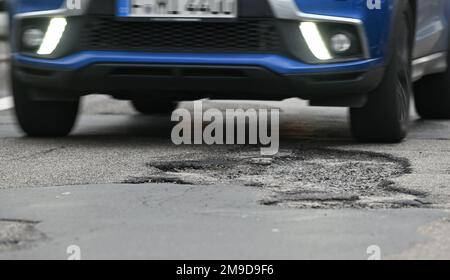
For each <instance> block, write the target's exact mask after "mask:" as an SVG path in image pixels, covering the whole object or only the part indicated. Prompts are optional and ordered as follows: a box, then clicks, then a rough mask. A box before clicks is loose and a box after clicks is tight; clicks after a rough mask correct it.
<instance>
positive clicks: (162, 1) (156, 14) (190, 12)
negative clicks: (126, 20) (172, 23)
mask: <svg viewBox="0 0 450 280" xmlns="http://www.w3.org/2000/svg"><path fill="white" fill-rule="evenodd" d="M237 3H238V0H118V15H119V16H122V17H148V18H172V19H177V18H191V19H195V18H198V19H201V18H211V19H213V18H219V19H220V18H236V17H237V10H238V6H237Z"/></svg>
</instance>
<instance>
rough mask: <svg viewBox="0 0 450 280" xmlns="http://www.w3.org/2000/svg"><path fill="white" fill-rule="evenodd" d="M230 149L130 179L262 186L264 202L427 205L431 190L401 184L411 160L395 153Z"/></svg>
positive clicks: (163, 164)
mask: <svg viewBox="0 0 450 280" xmlns="http://www.w3.org/2000/svg"><path fill="white" fill-rule="evenodd" d="M254 155H255V154H254V153H251V152H248V153H229V154H227V155H224V154H220V155H216V156H211V154H210V155H209V156H210V157H208V158H197V159H195V160H192V159H189V158H180V159H177V160H174V161H164V160H162V161H155V162H149V163H148V167H149V175H148V176H146V177H140V178H130V179H129V180H127V181H126V182H125V183H175V184H190V185H242V186H249V187H257V188H258V189H259V190H260V191H261V195H262V198H261V201H260V202H261V203H262V204H264V205H282V206H289V207H298V208H400V207H423V206H426V205H427V202H426V199H425V197H426V193H422V192H420V191H413V190H410V189H405V188H401V187H399V186H396V184H395V183H394V182H392V179H393V178H396V177H399V176H401V175H402V174H405V173H409V172H410V165H409V162H408V161H407V160H405V159H400V158H395V157H392V156H390V155H385V154H378V153H369V152H355V151H341V150H336V149H325V148H308V149H305V150H290V151H284V152H282V153H280V154H278V155H277V156H275V157H271V158H264V157H255V156H254Z"/></svg>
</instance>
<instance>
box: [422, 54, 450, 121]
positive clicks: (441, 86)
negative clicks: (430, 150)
mask: <svg viewBox="0 0 450 280" xmlns="http://www.w3.org/2000/svg"><path fill="white" fill-rule="evenodd" d="M448 59H449V61H448V62H449V63H450V57H449V58H448ZM449 65H450V64H449ZM414 97H415V105H416V111H417V113H418V114H419V116H420V117H421V118H422V119H443V120H445V119H450V69H447V71H446V72H445V73H441V74H435V75H431V76H427V77H423V78H422V79H420V80H419V81H418V82H417V83H416V84H415V86H414Z"/></svg>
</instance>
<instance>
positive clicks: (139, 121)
mask: <svg viewBox="0 0 450 280" xmlns="http://www.w3.org/2000/svg"><path fill="white" fill-rule="evenodd" d="M5 69H6V64H5V63H0V98H1V97H2V96H3V97H4V96H7V95H8V94H9V91H8V89H7V85H6V84H7V83H6V82H5V81H4V79H3V78H4V77H5V74H6V73H5ZM207 104H208V106H210V107H215V108H222V109H223V108H235V107H243V108H246V107H255V106H256V107H259V108H260V107H266V108H273V107H277V108H280V109H281V110H282V113H281V137H282V142H281V150H280V153H279V154H278V155H276V156H274V157H272V158H270V159H269V160H264V161H261V157H260V155H259V149H258V147H253V146H202V145H196V146H174V145H173V144H172V143H171V140H170V131H171V128H172V126H173V124H172V123H170V122H169V116H154V117H144V116H140V115H138V114H136V113H135V112H134V111H133V110H132V109H131V107H130V106H129V105H128V103H127V102H121V101H115V100H112V99H110V98H108V97H103V96H92V97H89V98H86V99H85V100H84V104H83V115H82V117H81V118H80V120H79V122H78V125H77V128H76V130H75V131H74V133H73V134H72V135H71V136H70V137H67V138H64V139H31V138H25V137H23V136H22V133H21V132H20V131H19V130H18V129H17V127H16V125H15V120H14V118H13V116H12V112H11V110H3V111H0V259H7V258H13V259H23V258H24V259H31V258H51V259H66V258H68V257H69V255H68V254H67V248H68V247H69V246H70V245H76V246H79V248H80V249H81V256H82V258H83V259H93V258H107V259H123V258H125V259H128V258H155V259H156V258H188V259H198V258H213V259H218V258H225V259H228V258H238V259H249V258H252V259H255V258H256V259H272V258H276V259H286V258H289V259H302V258H327V259H329V258H331V259H335V258H337V259H341V258H357V259H367V258H368V257H369V256H370V254H368V253H367V248H368V247H369V246H371V245H376V246H378V247H379V248H380V250H381V256H382V257H383V258H449V257H450V237H449V236H450V219H449V218H450V217H449V212H448V210H449V209H450V145H449V144H450V122H447V121H421V120H419V119H418V118H417V116H416V115H415V114H414V112H412V116H413V121H412V124H411V126H412V127H411V134H410V136H409V137H408V139H407V140H406V141H404V142H403V143H401V144H396V145H376V144H372V145H365V144H358V143H355V142H354V141H353V140H352V139H351V136H350V133H349V128H348V123H347V116H346V110H345V109H341V108H311V107H307V106H306V105H305V103H304V102H301V101H298V100H288V101H285V102H280V103H273V102H272V103H270V102H244V103H242V102H241V103H236V102H213V101H210V102H208V103H207ZM180 106H182V107H185V108H190V107H191V106H192V104H191V103H189V102H185V103H182V104H181V105H180Z"/></svg>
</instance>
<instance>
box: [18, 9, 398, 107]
mask: <svg viewBox="0 0 450 280" xmlns="http://www.w3.org/2000/svg"><path fill="white" fill-rule="evenodd" d="M19 2H20V1H19ZM363 2H365V1H363ZM387 2H390V1H387ZM86 3H88V4H89V5H84V7H85V8H84V9H82V10H75V11H73V10H67V9H64V7H62V8H60V9H56V10H51V11H31V12H25V13H16V17H15V25H14V26H15V29H14V34H15V36H14V37H15V39H14V40H13V52H14V55H13V60H14V65H15V67H14V74H16V75H17V76H18V77H19V78H21V79H22V80H23V81H24V82H27V83H29V84H30V85H34V86H39V87H46V88H58V89H62V90H64V87H65V88H66V89H71V92H72V90H73V91H75V90H76V91H78V92H79V93H81V94H88V93H90V91H93V90H94V91H96V92H105V93H111V92H113V93H114V94H117V92H119V91H121V92H123V91H125V90H127V89H128V90H133V91H157V92H180V91H186V92H190V93H191V94H190V95H191V96H192V93H194V92H198V93H199V95H200V96H201V97H202V96H205V95H206V94H208V95H213V96H217V95H222V94H224V95H226V97H229V98H231V97H233V98H238V97H243V98H248V97H249V96H250V97H251V98H271V97H272V98H276V99H279V98H284V97H292V96H295V97H301V98H306V99H310V100H324V99H330V98H328V97H329V96H331V99H333V100H334V99H335V98H333V97H334V96H337V97H339V98H340V99H341V100H344V99H345V98H344V97H345V96H353V95H356V94H359V95H361V96H364V95H365V94H366V93H367V92H369V91H370V90H372V89H374V88H375V87H376V86H377V85H378V84H379V82H380V80H381V77H382V74H383V65H384V57H383V55H382V52H381V51H380V50H382V49H383V45H384V41H383V39H382V38H381V37H379V38H377V37H375V38H374V35H373V34H375V35H376V34H378V35H379V36H382V35H381V34H382V33H379V32H378V33H377V32H373V34H371V35H368V33H367V32H366V29H367V26H366V25H365V24H363V22H364V20H366V17H369V18H367V20H368V21H370V17H371V16H369V14H365V13H360V14H357V13H355V11H361V10H360V9H356V8H355V7H353V6H352V7H351V8H352V9H350V8H349V7H344V6H342V5H347V4H348V3H347V4H345V3H340V4H336V3H335V1H331V0H330V1H328V0H321V3H322V4H321V5H324V7H326V5H327V3H328V5H332V6H334V7H336V5H341V6H342V7H340V8H339V9H336V11H338V15H330V14H329V12H328V11H326V10H324V11H323V12H324V14H318V13H315V14H313V13H307V12H304V11H301V10H300V8H299V6H300V5H301V3H302V0H283V1H277V0H267V1H261V0H247V1H240V3H241V6H240V9H239V18H238V19H237V21H236V22H233V23H232V22H230V23H220V22H211V23H189V22H180V23H174V22H171V23H170V22H168V23H161V22H160V23H156V22H148V21H145V20H140V21H131V20H128V19H120V18H118V17H116V16H115V10H114V1H86ZM305 8H308V9H310V8H311V5H310V4H308V5H307V6H305ZM346 9H347V10H349V11H350V12H349V15H348V16H345V13H343V12H342V11H343V10H346ZM385 14H386V13H385V12H380V13H377V15H378V17H382V15H384V16H385ZM61 16H62V17H65V18H67V20H68V26H69V28H68V30H66V33H65V34H64V36H63V39H62V42H61V44H60V46H58V48H57V49H56V51H55V52H54V53H52V54H51V55H46V56H39V55H36V53H34V52H30V51H27V50H23V48H22V47H21V40H20V38H21V32H22V31H23V29H24V28H26V27H29V26H33V25H35V24H37V25H39V24H41V23H42V22H45V21H46V20H49V19H50V18H53V17H61ZM372 17H373V16H372ZM372 20H373V19H372ZM303 21H312V22H316V23H317V24H321V25H322V24H323V25H328V26H325V27H326V28H334V27H333V26H338V27H342V28H344V29H345V30H347V31H350V32H353V33H354V34H355V36H356V37H357V38H358V39H357V40H358V50H359V52H358V53H357V55H355V56H353V57H345V58H339V57H338V58H336V59H332V60H330V61H326V62H323V61H320V60H319V59H317V58H316V57H314V55H313V53H312V51H311V50H310V48H308V46H307V44H306V43H305V39H304V38H303V37H302V36H301V35H300V31H299V23H301V22H303ZM170 26H173V28H171V27H170ZM215 26H216V27H217V28H216V29H214V28H215ZM330 26H331V27H330ZM325 27H324V28H325ZM152 28H153V29H152ZM385 28H386V27H385V26H380V25H378V29H379V31H381V32H382V31H383V30H384V31H385ZM180 29H182V32H177V33H174V32H173V31H175V30H178V31H179V30H180ZM171 30H173V31H171ZM197 30H199V32H197V33H196V31H197ZM216 30H217V32H216ZM234 30H236V32H234ZM385 33H387V32H385ZM130 34H132V35H130ZM149 34H151V35H149ZM171 34H174V35H173V36H171ZM186 34H189V36H187V35H186ZM198 34H200V35H198ZM201 34H208V36H204V37H202V35H201ZM217 34H219V35H217ZM383 34H384V33H383ZM132 36H134V37H135V38H133V37H132ZM192 37H193V38H194V39H195V40H193V42H191V41H192V40H190V38H192ZM208 38H211V39H210V40H208ZM202 47H204V48H203V49H202ZM206 70H207V71H206ZM208 71H209V72H210V73H207V72H208ZM192 73H195V75H193V74H192ZM119 81H120V82H119ZM170 81H172V82H170ZM69 85H70V86H69ZM325 103H326V102H325ZM332 103H337V105H340V104H341V103H343V104H344V105H345V103H349V102H346V101H345V100H344V101H343V102H335V101H333V102H332ZM350 103H351V104H353V103H354V102H350ZM350 103H349V104H350ZM357 103H358V104H360V103H361V102H357ZM351 104H350V105H351Z"/></svg>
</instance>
